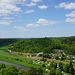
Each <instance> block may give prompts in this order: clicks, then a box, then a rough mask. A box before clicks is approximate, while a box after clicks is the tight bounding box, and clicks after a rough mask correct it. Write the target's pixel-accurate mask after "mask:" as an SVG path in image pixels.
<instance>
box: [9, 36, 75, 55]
mask: <svg viewBox="0 0 75 75" xmlns="http://www.w3.org/2000/svg"><path fill="white" fill-rule="evenodd" d="M11 46H13V50H15V51H20V52H30V53H37V52H44V53H51V52H54V50H55V49H61V50H64V51H65V53H68V54H75V36H72V37H60V38H34V39H19V40H18V41H17V42H14V43H12V44H10V45H9V48H11Z"/></svg>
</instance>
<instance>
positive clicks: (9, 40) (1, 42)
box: [0, 38, 19, 47]
mask: <svg viewBox="0 0 75 75" xmlns="http://www.w3.org/2000/svg"><path fill="white" fill-rule="evenodd" d="M18 40H19V39H13V38H0V47H2V46H6V45H9V44H12V43H14V42H17V41H18Z"/></svg>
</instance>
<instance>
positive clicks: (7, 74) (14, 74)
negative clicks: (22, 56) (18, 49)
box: [3, 66, 18, 75]
mask: <svg viewBox="0 0 75 75" xmlns="http://www.w3.org/2000/svg"><path fill="white" fill-rule="evenodd" d="M3 75H18V70H17V68H16V67H15V66H7V67H6V68H5V69H4V72H3Z"/></svg>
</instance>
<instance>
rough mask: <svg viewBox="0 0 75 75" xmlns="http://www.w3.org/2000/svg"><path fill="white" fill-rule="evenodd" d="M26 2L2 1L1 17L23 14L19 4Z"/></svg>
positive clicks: (16, 0) (17, 0)
mask: <svg viewBox="0 0 75 75" xmlns="http://www.w3.org/2000/svg"><path fill="white" fill-rule="evenodd" d="M25 1H26V0H0V16H8V15H10V14H17V13H19V12H21V8H20V7H19V6H17V5H18V4H22V3H24V2H25Z"/></svg>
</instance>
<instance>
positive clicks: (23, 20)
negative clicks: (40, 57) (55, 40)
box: [0, 0, 75, 38]
mask: <svg viewBox="0 0 75 75" xmlns="http://www.w3.org/2000/svg"><path fill="white" fill-rule="evenodd" d="M69 36H75V1H74V0H66V1H65V0H61V1H60V0H1V1H0V38H45V37H69Z"/></svg>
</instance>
